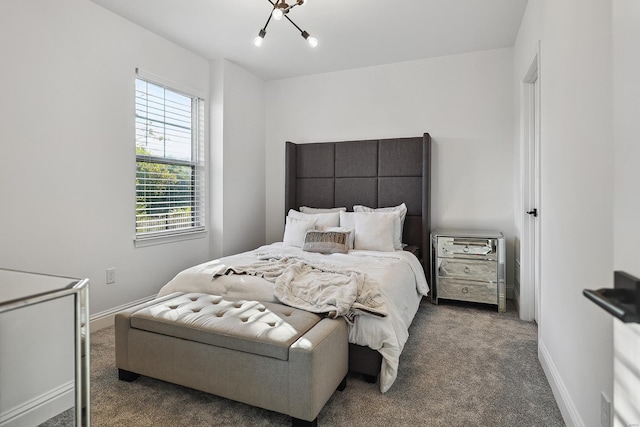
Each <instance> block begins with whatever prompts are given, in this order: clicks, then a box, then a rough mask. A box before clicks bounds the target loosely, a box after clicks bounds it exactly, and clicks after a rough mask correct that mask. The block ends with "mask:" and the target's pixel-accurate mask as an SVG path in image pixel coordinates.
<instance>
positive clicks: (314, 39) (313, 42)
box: [307, 37, 318, 47]
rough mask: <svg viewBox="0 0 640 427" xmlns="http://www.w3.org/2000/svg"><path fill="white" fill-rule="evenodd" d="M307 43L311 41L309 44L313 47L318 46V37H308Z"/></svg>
mask: <svg viewBox="0 0 640 427" xmlns="http://www.w3.org/2000/svg"><path fill="white" fill-rule="evenodd" d="M307 43H309V46H311V47H316V46H318V39H317V38H315V37H308V38H307Z"/></svg>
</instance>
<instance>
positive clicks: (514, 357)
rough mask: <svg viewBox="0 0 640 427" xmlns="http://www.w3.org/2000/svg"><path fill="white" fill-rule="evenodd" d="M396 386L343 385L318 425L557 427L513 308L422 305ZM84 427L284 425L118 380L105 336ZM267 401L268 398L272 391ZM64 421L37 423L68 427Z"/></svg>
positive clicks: (529, 327) (531, 341) (209, 400)
mask: <svg viewBox="0 0 640 427" xmlns="http://www.w3.org/2000/svg"><path fill="white" fill-rule="evenodd" d="M409 332H410V337H409V341H408V342H407V344H406V345H405V349H404V352H403V354H402V356H401V359H400V369H399V373H398V378H397V380H396V382H395V384H394V385H393V386H392V387H391V389H390V390H389V391H388V392H387V393H385V394H382V393H380V391H379V389H378V385H377V384H375V385H374V384H369V383H366V382H365V381H364V380H363V379H361V378H360V377H358V376H349V378H348V384H347V389H346V390H345V391H343V392H338V391H336V392H335V393H334V394H333V396H332V397H331V399H330V400H329V402H327V404H326V406H325V407H324V409H323V410H322V412H320V415H319V417H318V425H319V426H345V425H349V426H367V427H371V426H415V425H425V426H509V427H511V426H549V427H551V426H564V425H565V424H564V422H563V421H562V416H561V414H560V411H559V410H558V406H557V405H556V402H555V400H554V398H553V395H552V392H551V389H550V387H549V384H548V383H547V381H546V378H545V376H544V373H543V371H542V368H541V366H540V363H539V361H538V358H537V328H536V325H535V324H533V323H527V322H522V321H520V320H519V319H518V317H517V314H516V313H515V312H514V310H513V307H510V309H509V310H508V312H507V313H506V314H498V313H497V312H495V311H494V310H493V309H491V308H490V307H487V306H482V305H465V304H463V303H455V302H446V303H441V304H440V305H438V306H434V305H432V304H430V303H428V302H426V301H423V303H422V305H421V307H420V310H419V311H418V314H417V315H416V318H415V320H414V322H413V324H412V325H411V329H410V331H409ZM91 382H92V383H91V422H92V424H93V425H94V426H196V425H206V426H248V425H251V426H288V425H290V419H289V417H287V416H285V415H281V414H277V413H274V412H270V411H266V410H262V409H258V408H253V407H251V406H248V405H244V404H241V403H237V402H233V401H230V400H226V399H223V398H219V397H216V396H212V395H209V394H206V393H202V392H198V391H195V390H191V389H188V388H184V387H180V386H176V385H172V384H168V383H165V382H162V381H158V380H154V379H151V378H146V377H140V378H139V379H137V380H136V381H134V382H132V383H127V382H123V381H119V380H118V379H117V371H116V368H115V367H114V343H113V327H111V328H107V329H104V330H101V331H98V332H96V333H95V334H93V335H92V342H91ZM274 392H277V391H275V390H274ZM67 420H68V418H66V417H65V415H64V414H63V415H61V416H59V417H56V418H55V419H52V420H50V421H49V422H47V423H45V425H46V426H47V427H53V426H64V425H68V421H67Z"/></svg>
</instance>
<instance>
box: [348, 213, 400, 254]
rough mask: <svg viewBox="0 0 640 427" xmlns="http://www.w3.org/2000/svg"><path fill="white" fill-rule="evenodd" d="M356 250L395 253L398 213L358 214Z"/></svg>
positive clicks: (356, 220)
mask: <svg viewBox="0 0 640 427" xmlns="http://www.w3.org/2000/svg"><path fill="white" fill-rule="evenodd" d="M354 217H355V222H356V238H355V242H354V248H355V249H360V250H369V251H382V252H394V251H395V250H396V248H395V228H396V222H397V221H398V214H397V213H396V212H356V215H355V216H354Z"/></svg>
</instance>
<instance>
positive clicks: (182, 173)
mask: <svg viewBox="0 0 640 427" xmlns="http://www.w3.org/2000/svg"><path fill="white" fill-rule="evenodd" d="M203 104H204V103H203V101H202V100H201V99H199V98H198V97H196V96H190V95H187V94H184V93H181V92H178V91H176V90H172V89H170V88H167V87H165V86H162V85H158V84H156V83H152V82H149V81H147V80H144V79H141V78H137V79H136V108H135V110H136V120H135V128H136V130H135V132H136V134H135V140H136V238H137V239H140V238H148V237H159V236H164V235H172V234H182V233H185V232H193V231H201V230H204V225H205V209H204V207H205V203H204V184H205V178H204V177H205V171H204V105H203Z"/></svg>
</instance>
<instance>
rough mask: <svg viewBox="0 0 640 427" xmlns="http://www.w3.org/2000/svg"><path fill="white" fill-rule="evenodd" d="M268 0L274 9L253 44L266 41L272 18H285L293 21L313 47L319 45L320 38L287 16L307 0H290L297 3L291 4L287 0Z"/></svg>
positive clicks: (277, 19)
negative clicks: (312, 35) (313, 35)
mask: <svg viewBox="0 0 640 427" xmlns="http://www.w3.org/2000/svg"><path fill="white" fill-rule="evenodd" d="M267 1H268V2H269V3H271V5H272V6H273V9H272V10H271V13H270V14H269V18H267V22H266V23H265V24H264V27H262V29H261V30H260V31H259V32H258V35H257V36H256V38H255V39H254V40H253V44H255V45H256V46H258V47H260V46H262V42H263V41H264V36H266V35H267V26H268V25H269V22H271V18H273V19H275V20H276V21H279V20H281V19H282V18H285V19H286V20H287V21H289V22H291V24H292V25H293V26H294V27H296V29H297V30H298V31H300V35H301V36H302V38H304V39H305V40H306V41H307V43H309V46H311V47H316V46H318V39H316V38H315V37H311V35H310V34H309V33H307V32H306V31H304V30H303V29H301V28H300V27H298V26H297V25H296V23H295V22H293V21H292V20H291V18H289V16H287V14H288V13H289V11H290V10H291V9H293V8H294V7H296V6H302V5H303V4H304V3H305V2H306V0H289V1H295V3H293V4H291V5H289V4H287V2H286V0H275V1H272V0H267Z"/></svg>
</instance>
